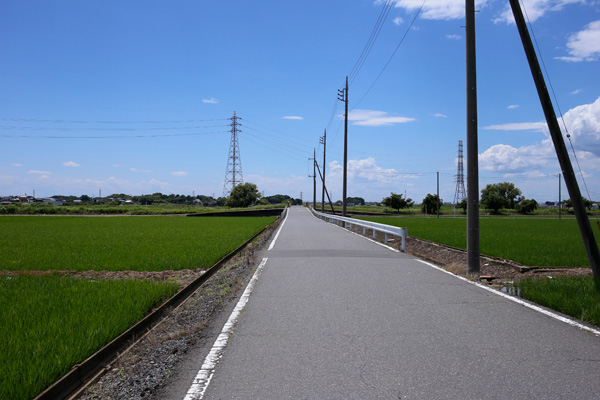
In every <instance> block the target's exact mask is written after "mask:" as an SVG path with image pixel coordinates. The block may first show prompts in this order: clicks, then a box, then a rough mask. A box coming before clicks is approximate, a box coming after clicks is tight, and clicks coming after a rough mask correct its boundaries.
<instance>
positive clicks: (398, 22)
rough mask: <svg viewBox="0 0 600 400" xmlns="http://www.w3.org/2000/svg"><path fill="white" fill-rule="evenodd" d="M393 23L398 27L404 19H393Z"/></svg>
mask: <svg viewBox="0 0 600 400" xmlns="http://www.w3.org/2000/svg"><path fill="white" fill-rule="evenodd" d="M393 22H394V24H395V25H398V26H399V25H400V24H402V23H403V22H404V19H402V18H400V17H396V18H394V21H393Z"/></svg>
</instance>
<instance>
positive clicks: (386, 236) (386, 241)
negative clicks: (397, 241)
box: [385, 232, 388, 245]
mask: <svg viewBox="0 0 600 400" xmlns="http://www.w3.org/2000/svg"><path fill="white" fill-rule="evenodd" d="M387 243H388V234H387V232H386V233H385V244H386V245H387Z"/></svg>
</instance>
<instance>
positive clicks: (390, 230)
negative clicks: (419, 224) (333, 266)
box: [310, 207, 408, 252]
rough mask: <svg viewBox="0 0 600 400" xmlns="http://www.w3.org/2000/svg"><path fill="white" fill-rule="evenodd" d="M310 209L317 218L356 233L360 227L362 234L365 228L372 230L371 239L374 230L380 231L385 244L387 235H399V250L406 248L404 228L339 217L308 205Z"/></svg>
mask: <svg viewBox="0 0 600 400" xmlns="http://www.w3.org/2000/svg"><path fill="white" fill-rule="evenodd" d="M310 211H311V212H312V213H313V215H314V216H315V217H317V218H320V219H322V220H324V221H327V222H331V223H333V224H336V225H339V226H342V227H348V228H349V229H351V230H352V228H354V229H353V230H354V231H355V232H356V233H358V228H359V227H362V231H363V232H362V234H363V235H365V236H366V234H367V228H368V229H372V230H373V239H375V234H376V232H381V233H383V234H385V244H388V235H395V236H400V237H401V238H402V245H401V250H402V251H403V252H404V251H405V250H406V237H407V236H408V230H407V229H406V228H401V227H398V226H392V225H385V224H379V223H377V222H371V221H362V220H359V219H354V218H348V217H339V216H337V215H331V214H323V213H320V212H318V211H315V210H314V209H313V208H312V207H310Z"/></svg>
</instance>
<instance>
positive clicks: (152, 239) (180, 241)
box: [0, 216, 274, 271]
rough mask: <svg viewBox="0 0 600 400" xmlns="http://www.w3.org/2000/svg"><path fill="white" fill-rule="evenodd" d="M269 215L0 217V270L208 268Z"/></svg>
mask: <svg viewBox="0 0 600 400" xmlns="http://www.w3.org/2000/svg"><path fill="white" fill-rule="evenodd" d="M273 220H274V218H273V217H218V218H186V217H43V216H32V217H15V216H4V217H0V270H11V271H18V270H78V271H82V270H135V271H161V270H180V269H186V268H189V269H194V268H209V267H210V266H212V265H213V264H214V263H215V262H217V261H218V260H220V259H221V258H222V257H224V256H225V255H227V254H228V253H230V252H231V251H233V250H234V249H236V248H237V247H238V246H240V245H241V244H242V243H244V242H245V241H246V240H248V239H249V238H250V237H252V236H253V235H254V234H256V233H257V232H259V231H260V230H261V229H262V228H264V227H265V226H267V225H268V224H269V223H271V222H272V221H273Z"/></svg>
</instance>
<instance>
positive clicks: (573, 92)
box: [571, 89, 581, 94]
mask: <svg viewBox="0 0 600 400" xmlns="http://www.w3.org/2000/svg"><path fill="white" fill-rule="evenodd" d="M579 93H581V89H575V90H573V91H572V92H571V94H579Z"/></svg>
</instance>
